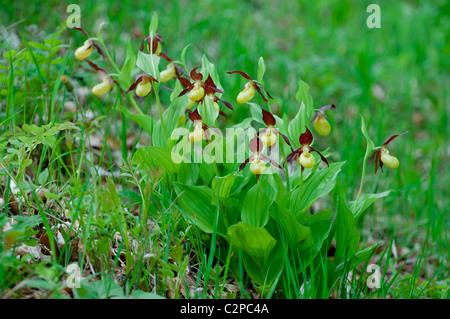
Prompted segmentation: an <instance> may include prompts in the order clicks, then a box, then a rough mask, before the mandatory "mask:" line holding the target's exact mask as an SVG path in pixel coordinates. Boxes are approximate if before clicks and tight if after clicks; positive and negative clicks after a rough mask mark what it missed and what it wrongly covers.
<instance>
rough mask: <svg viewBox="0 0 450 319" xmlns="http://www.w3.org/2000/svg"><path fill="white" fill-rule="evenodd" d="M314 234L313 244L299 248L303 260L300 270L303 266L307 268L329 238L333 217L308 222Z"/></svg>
mask: <svg viewBox="0 0 450 319" xmlns="http://www.w3.org/2000/svg"><path fill="white" fill-rule="evenodd" d="M307 225H308V226H309V228H310V231H311V234H312V244H311V245H309V246H300V247H299V249H298V250H297V254H299V255H300V256H299V258H301V260H302V267H299V268H298V271H299V272H300V271H301V270H302V268H303V269H304V268H306V267H307V266H308V265H309V264H310V263H311V262H312V261H313V260H314V258H315V257H316V256H317V254H318V253H319V251H320V250H321V249H322V246H323V245H324V243H325V241H326V240H327V238H328V236H329V234H330V231H331V229H332V220H331V219H321V220H317V221H314V222H311V223H309V224H307ZM294 258H295V257H294Z"/></svg>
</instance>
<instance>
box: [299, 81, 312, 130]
mask: <svg viewBox="0 0 450 319" xmlns="http://www.w3.org/2000/svg"><path fill="white" fill-rule="evenodd" d="M295 98H296V99H297V101H299V102H300V103H302V102H303V103H304V104H305V110H306V119H307V121H308V122H309V121H310V120H312V117H313V114H314V108H313V98H312V96H311V95H310V94H309V86H308V84H306V83H305V82H303V81H302V79H300V78H299V79H298V88H297V93H296V94H295Z"/></svg>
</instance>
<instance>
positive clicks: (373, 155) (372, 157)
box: [367, 150, 380, 165]
mask: <svg viewBox="0 0 450 319" xmlns="http://www.w3.org/2000/svg"><path fill="white" fill-rule="evenodd" d="M379 152H380V150H378V151H375V152H373V154H372V156H370V158H369V161H368V162H367V164H369V165H370V164H371V163H372V161H373V159H374V158H375V155H376V154H377V153H379Z"/></svg>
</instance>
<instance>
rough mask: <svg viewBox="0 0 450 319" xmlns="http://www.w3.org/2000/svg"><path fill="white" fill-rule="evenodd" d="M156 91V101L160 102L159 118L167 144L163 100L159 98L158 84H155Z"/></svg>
mask: <svg viewBox="0 0 450 319" xmlns="http://www.w3.org/2000/svg"><path fill="white" fill-rule="evenodd" d="M154 91H155V98H156V103H157V104H158V111H159V118H160V119H161V127H162V130H163V134H164V141H165V142H166V145H167V135H166V127H165V126H164V120H163V114H162V110H161V101H160V100H159V90H158V87H157V86H155V90H154Z"/></svg>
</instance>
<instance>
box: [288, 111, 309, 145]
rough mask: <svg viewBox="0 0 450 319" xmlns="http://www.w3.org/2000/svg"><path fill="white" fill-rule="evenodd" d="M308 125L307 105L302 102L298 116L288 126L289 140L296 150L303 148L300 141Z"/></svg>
mask: <svg viewBox="0 0 450 319" xmlns="http://www.w3.org/2000/svg"><path fill="white" fill-rule="evenodd" d="M308 123H309V118H308V112H307V110H306V106H305V103H303V102H301V104H300V108H299V109H298V112H297V115H296V116H295V117H294V118H293V119H292V121H291V122H290V123H289V125H288V135H289V139H290V141H291V143H294V145H295V146H296V148H299V147H300V146H301V145H300V142H299V140H298V139H299V137H300V135H301V134H302V133H304V132H305V131H306V126H308Z"/></svg>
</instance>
